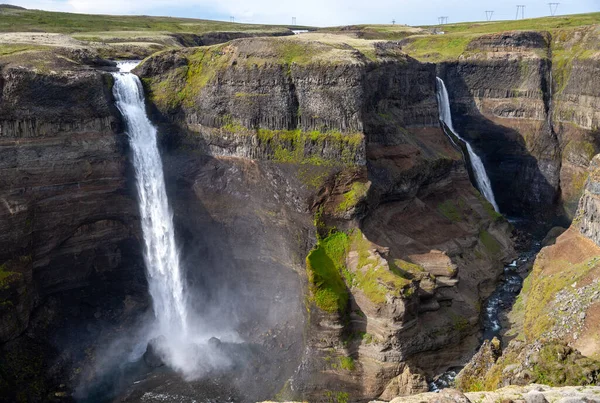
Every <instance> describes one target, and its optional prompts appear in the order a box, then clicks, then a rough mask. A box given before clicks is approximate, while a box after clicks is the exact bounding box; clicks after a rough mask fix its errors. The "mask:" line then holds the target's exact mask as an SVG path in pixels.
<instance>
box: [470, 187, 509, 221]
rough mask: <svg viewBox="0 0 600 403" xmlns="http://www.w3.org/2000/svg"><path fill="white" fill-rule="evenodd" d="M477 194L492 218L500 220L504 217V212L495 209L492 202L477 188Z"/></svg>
mask: <svg viewBox="0 0 600 403" xmlns="http://www.w3.org/2000/svg"><path fill="white" fill-rule="evenodd" d="M475 194H476V196H477V198H478V199H479V202H480V203H481V204H482V205H483V208H484V209H485V212H486V213H487V215H488V216H489V217H490V218H491V219H492V220H494V221H500V220H502V219H503V218H504V216H503V215H502V214H500V213H498V212H497V211H496V210H494V206H492V203H490V202H489V201H488V200H487V199H486V198H485V197H483V195H482V194H481V193H479V191H477V190H475Z"/></svg>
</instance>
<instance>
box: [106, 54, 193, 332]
mask: <svg viewBox="0 0 600 403" xmlns="http://www.w3.org/2000/svg"><path fill="white" fill-rule="evenodd" d="M136 64H137V63H133V62H126V63H120V64H119V70H120V72H119V73H113V76H114V79H115V83H114V88H113V93H114V96H115V99H116V104H117V108H118V109H119V111H121V114H122V115H123V118H124V119H125V123H126V127H127V135H128V136H129V141H130V144H131V148H132V150H133V165H134V167H135V174H136V181H137V191H138V197H139V204H140V215H141V224H142V233H143V236H144V246H145V251H144V261H145V264H146V274H147V278H148V286H149V290H150V296H151V297H152V304H153V308H154V315H155V316H156V322H157V323H156V324H157V325H158V329H157V330H158V332H160V333H159V334H161V335H163V336H165V337H166V338H167V339H171V337H170V336H171V335H173V336H176V338H178V339H180V340H182V339H183V340H184V339H185V337H186V333H187V331H188V329H187V327H188V326H187V308H186V301H185V294H184V291H185V289H184V283H183V278H182V272H181V264H180V260H179V253H178V250H177V245H176V243H175V231H174V228H173V217H172V214H171V209H170V208H169V200H168V199H167V192H166V189H165V179H164V175H163V167H162V161H161V158H160V154H159V152H158V146H157V141H156V128H155V127H154V126H153V125H152V123H151V122H150V121H149V120H148V117H147V116H146V110H145V104H144V93H143V90H142V85H141V82H140V80H139V79H138V77H137V76H135V75H134V74H132V73H130V72H129V71H131V69H132V68H133V67H135V66H136Z"/></svg>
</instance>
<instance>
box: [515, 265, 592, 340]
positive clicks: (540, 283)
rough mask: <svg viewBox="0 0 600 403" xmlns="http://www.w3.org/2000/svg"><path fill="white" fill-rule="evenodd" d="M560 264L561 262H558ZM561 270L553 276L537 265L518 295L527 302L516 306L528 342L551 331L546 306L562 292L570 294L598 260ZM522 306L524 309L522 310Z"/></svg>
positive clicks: (551, 321) (552, 322)
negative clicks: (521, 317)
mask: <svg viewBox="0 0 600 403" xmlns="http://www.w3.org/2000/svg"><path fill="white" fill-rule="evenodd" d="M558 264H560V262H558ZM563 264H564V268H563V269H562V270H560V271H558V272H556V273H552V274H544V273H543V272H542V268H541V267H540V266H539V265H537V264H536V265H534V268H533V271H532V272H531V274H530V275H529V277H527V279H526V281H525V285H524V290H523V291H521V295H526V300H525V301H523V299H521V301H520V302H519V301H518V302H519V304H520V306H518V309H524V311H525V312H524V318H525V319H524V326H523V329H524V332H525V336H526V338H527V340H536V339H537V338H539V337H540V336H541V335H542V334H544V333H545V332H547V331H549V330H550V329H552V326H553V325H554V321H553V319H552V318H551V317H550V316H549V315H548V312H549V309H548V307H549V304H550V303H551V302H552V301H553V300H554V297H555V296H556V294H557V293H558V292H559V291H561V290H570V291H572V288H571V287H569V285H570V284H573V283H574V282H577V281H579V279H580V278H582V277H583V276H585V275H586V274H587V273H589V272H590V270H592V269H594V268H595V267H596V266H597V265H598V264H600V258H598V257H593V258H591V259H589V260H587V261H585V262H582V263H580V264H576V265H573V264H570V263H568V262H564V263H563ZM523 305H524V306H523Z"/></svg>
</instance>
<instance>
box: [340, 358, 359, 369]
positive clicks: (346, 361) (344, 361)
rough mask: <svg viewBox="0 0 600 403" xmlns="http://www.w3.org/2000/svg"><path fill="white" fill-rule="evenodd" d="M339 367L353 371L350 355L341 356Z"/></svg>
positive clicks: (353, 366)
mask: <svg viewBox="0 0 600 403" xmlns="http://www.w3.org/2000/svg"><path fill="white" fill-rule="evenodd" d="M340 368H341V369H345V370H346V371H354V370H355V369H356V364H355V363H354V359H353V358H352V357H341V358H340Z"/></svg>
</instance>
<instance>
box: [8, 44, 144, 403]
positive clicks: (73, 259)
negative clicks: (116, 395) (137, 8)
mask: <svg viewBox="0 0 600 403" xmlns="http://www.w3.org/2000/svg"><path fill="white" fill-rule="evenodd" d="M38 56H39V55H38ZM45 58H46V59H45V60H44V64H43V66H44V67H46V68H48V69H49V68H52V69H53V70H54V71H53V72H50V71H49V70H45V71H44V72H40V70H39V69H40V65H41V63H42V62H41V61H40V60H39V59H36V57H35V56H31V55H30V58H29V60H30V63H34V64H35V66H36V67H33V66H32V65H31V64H29V65H28V63H27V62H22V61H21V60H18V61H17V62H12V61H10V60H9V61H7V60H5V59H3V65H2V69H1V78H0V85H1V94H2V95H1V100H2V102H1V103H0V168H1V170H2V179H1V180H0V200H1V203H0V204H1V207H0V228H1V234H0V244H1V245H2V247H1V248H0V263H1V264H0V282H1V285H2V286H1V287H0V288H1V302H0V340H1V342H2V343H3V344H2V348H1V349H0V362H1V363H2V365H1V366H2V370H1V371H0V379H1V380H2V382H0V388H1V392H0V394H2V396H4V398H6V399H8V400H7V401H16V400H17V399H21V400H23V399H25V400H26V401H38V400H39V399H40V398H41V396H43V393H45V391H46V389H45V388H46V387H47V386H48V384H49V383H52V382H57V381H56V380H54V379H53V380H52V382H51V381H50V380H47V379H46V378H45V377H46V376H49V377H53V376H54V377H60V376H66V377H69V376H70V375H68V374H64V373H62V371H71V370H73V369H74V368H68V367H69V365H68V364H65V363H69V362H72V361H77V359H76V358H75V357H74V354H75V353H74V351H77V348H78V347H79V343H80V342H83V341H84V340H87V341H89V340H92V339H94V338H96V337H97V336H98V333H99V328H101V327H102V326H104V325H105V324H106V323H107V322H111V321H112V320H113V319H115V318H116V317H118V316H119V315H122V314H123V311H124V310H126V309H128V308H126V307H125V303H124V301H125V296H126V295H133V296H135V297H134V298H132V301H131V307H133V306H135V303H134V301H136V300H137V301H138V302H137V303H138V305H141V306H145V294H146V291H145V281H144V277H143V268H142V266H141V256H140V245H139V240H138V232H139V231H138V213H137V207H136V201H135V197H134V194H133V193H132V192H131V187H130V176H129V174H128V170H129V168H128V162H127V144H126V138H125V136H124V135H123V134H120V133H122V131H121V126H120V120H119V118H118V114H117V113H116V110H115V108H114V106H113V100H112V95H111V76H110V75H109V74H108V73H101V72H98V71H94V70H91V69H89V68H85V66H82V65H81V64H79V63H76V62H73V61H71V62H66V61H65V59H63V58H61V57H58V56H56V55H49V54H45ZM86 326H87V330H86ZM61 328H62V329H61ZM57 329H61V330H60V331H58V330H57ZM71 331H73V332H77V333H78V334H77V336H74V335H72V334H69V333H70V332H71ZM61 332H62V333H61ZM83 343H84V344H85V342H83ZM61 350H62V351H61ZM58 356H60V360H61V361H62V362H63V364H56V365H55V367H54V369H53V371H54V372H55V373H54V374H53V375H47V373H45V372H46V369H47V368H48V366H49V365H50V364H51V363H52V362H56V360H57V357H58ZM59 373H61V374H62V375H59ZM47 383H48V384H47ZM58 383H64V382H63V381H59V382H58ZM58 383H56V385H58ZM17 395H18V396H17ZM13 399H14V400H13ZM25 400H23V401H25Z"/></svg>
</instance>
